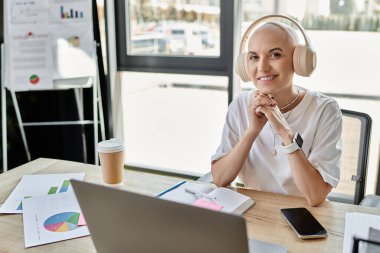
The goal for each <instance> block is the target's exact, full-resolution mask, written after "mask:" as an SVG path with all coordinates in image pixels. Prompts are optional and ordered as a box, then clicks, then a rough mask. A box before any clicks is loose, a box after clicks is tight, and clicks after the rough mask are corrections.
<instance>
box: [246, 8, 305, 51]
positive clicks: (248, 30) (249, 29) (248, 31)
mask: <svg viewBox="0 0 380 253" xmlns="http://www.w3.org/2000/svg"><path fill="white" fill-rule="evenodd" d="M272 18H283V19H286V20H289V21H290V22H292V23H293V24H295V25H296V26H297V27H298V29H299V30H300V32H301V33H302V36H303V38H304V40H305V46H307V47H309V48H311V43H310V39H309V37H308V36H307V34H306V32H305V30H304V29H303V27H302V26H301V25H300V24H299V23H298V22H297V21H296V20H295V19H293V18H291V17H288V16H284V15H277V14H276V15H267V16H263V17H261V18H258V19H257V20H256V21H255V22H253V23H252V24H251V25H250V26H249V27H248V28H247V30H246V31H245V33H244V35H243V38H242V39H241V42H240V49H239V51H240V52H242V50H243V49H244V46H245V44H246V42H247V40H248V39H249V38H250V34H251V32H252V31H253V30H254V29H255V28H256V26H257V25H258V24H260V23H262V22H263V21H265V20H267V19H272Z"/></svg>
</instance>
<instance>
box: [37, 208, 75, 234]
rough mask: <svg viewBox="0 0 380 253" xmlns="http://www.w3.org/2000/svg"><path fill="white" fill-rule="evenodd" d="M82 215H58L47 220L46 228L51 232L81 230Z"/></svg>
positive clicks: (70, 213)
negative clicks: (80, 217)
mask: <svg viewBox="0 0 380 253" xmlns="http://www.w3.org/2000/svg"><path fill="white" fill-rule="evenodd" d="M79 216H80V213H77V212H65V213H58V214H55V215H53V216H50V217H49V218H47V219H46V220H45V222H44V228H45V229H46V230H49V231H51V232H68V231H71V230H74V229H77V228H79V227H80V226H78V221H79Z"/></svg>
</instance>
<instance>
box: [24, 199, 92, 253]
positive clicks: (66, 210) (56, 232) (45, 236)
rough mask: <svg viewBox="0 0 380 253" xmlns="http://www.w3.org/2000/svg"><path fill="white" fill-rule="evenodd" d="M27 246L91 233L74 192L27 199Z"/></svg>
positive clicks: (25, 204)
mask: <svg viewBox="0 0 380 253" xmlns="http://www.w3.org/2000/svg"><path fill="white" fill-rule="evenodd" d="M23 207H24V212H23V221H24V239H25V248H28V247H32V246H36V245H41V244H46V243H52V242H57V241H62V240H67V239H72V238H76V237H82V236H86V235H89V231H88V229H87V226H86V223H85V222H84V219H83V215H82V213H81V210H80V207H79V204H78V202H77V200H76V197H75V195H74V193H73V192H64V193H61V194H51V195H45V196H40V197H33V198H28V199H25V200H24V201H23Z"/></svg>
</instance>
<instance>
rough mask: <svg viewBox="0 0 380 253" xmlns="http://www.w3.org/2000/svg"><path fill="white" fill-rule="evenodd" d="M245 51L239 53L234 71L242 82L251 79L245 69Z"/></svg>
mask: <svg viewBox="0 0 380 253" xmlns="http://www.w3.org/2000/svg"><path fill="white" fill-rule="evenodd" d="M246 61H247V53H239V54H238V55H237V57H236V61H235V67H234V69H235V72H236V74H237V75H238V76H239V77H240V78H241V80H242V81H243V82H248V81H251V79H250V78H249V76H248V73H247V69H246Z"/></svg>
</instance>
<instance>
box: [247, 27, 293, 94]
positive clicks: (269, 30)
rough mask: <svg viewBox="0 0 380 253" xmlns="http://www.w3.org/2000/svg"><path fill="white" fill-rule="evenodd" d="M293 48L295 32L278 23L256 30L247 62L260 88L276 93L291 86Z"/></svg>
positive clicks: (254, 81)
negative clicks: (292, 33)
mask: <svg viewBox="0 0 380 253" xmlns="http://www.w3.org/2000/svg"><path fill="white" fill-rule="evenodd" d="M294 47H295V41H294V39H293V37H292V35H291V34H290V33H289V32H288V31H287V30H286V28H283V27H279V26H278V25H277V24H272V23H268V24H264V25H263V26H261V27H259V28H258V29H257V30H256V31H255V32H254V33H253V35H252V36H251V38H250V39H249V43H248V56H247V62H246V64H247V68H248V71H249V76H250V78H251V80H252V81H253V83H254V85H255V86H256V88H257V89H259V90H260V91H261V92H263V93H266V94H276V93H278V92H280V91H281V90H283V89H286V88H289V87H291V86H292V83H293V76H294V69H293V52H294Z"/></svg>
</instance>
